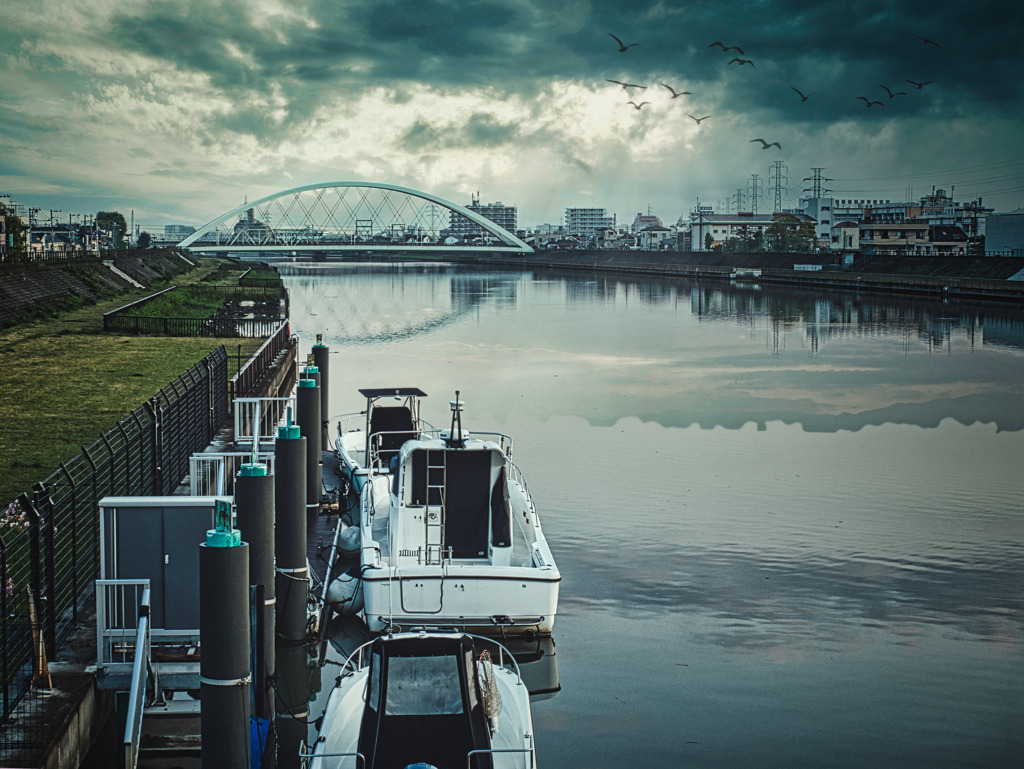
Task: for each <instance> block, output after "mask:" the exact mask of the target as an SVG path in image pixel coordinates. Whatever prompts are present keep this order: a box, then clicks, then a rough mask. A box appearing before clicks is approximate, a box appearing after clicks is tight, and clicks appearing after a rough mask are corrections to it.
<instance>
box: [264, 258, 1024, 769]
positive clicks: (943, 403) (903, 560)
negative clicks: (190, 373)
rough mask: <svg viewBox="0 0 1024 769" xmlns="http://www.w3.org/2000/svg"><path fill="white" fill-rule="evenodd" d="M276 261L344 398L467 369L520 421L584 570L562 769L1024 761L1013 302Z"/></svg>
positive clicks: (473, 418)
mask: <svg viewBox="0 0 1024 769" xmlns="http://www.w3.org/2000/svg"><path fill="white" fill-rule="evenodd" d="M280 269H281V272H282V274H283V275H284V276H285V281H286V285H287V286H288V288H289V290H290V295H291V322H292V330H293V333H295V334H298V336H299V338H300V343H301V347H300V349H301V350H302V351H303V353H305V352H306V351H308V350H309V348H310V346H311V345H312V344H313V343H314V341H315V335H316V334H318V333H322V334H323V335H324V337H323V341H324V344H326V345H328V346H329V347H330V349H331V353H332V355H331V358H330V360H331V365H330V399H331V411H332V413H333V414H341V413H344V412H350V411H357V410H359V409H360V408H361V407H362V406H363V403H362V399H361V397H360V396H359V394H358V392H357V389H358V388H360V387H384V386H416V387H420V388H422V389H423V390H424V391H425V392H427V393H428V394H429V397H428V398H426V399H425V401H424V417H425V418H427V419H428V420H429V421H432V422H434V423H435V424H443V423H445V421H446V420H447V419H448V414H449V412H448V403H447V402H448V401H449V400H451V399H452V398H454V397H455V391H456V390H458V391H460V397H461V398H462V399H463V400H464V401H466V404H467V405H466V411H465V414H464V417H463V419H464V423H465V425H466V426H467V427H469V428H470V429H473V428H479V429H492V430H498V431H501V432H504V433H508V434H510V435H512V436H513V437H514V439H515V461H516V464H518V465H519V467H520V468H522V470H523V471H524V473H525V475H526V478H527V480H528V482H529V484H530V487H531V490H532V491H533V494H534V496H535V498H536V499H537V502H538V508H539V512H540V515H541V520H542V522H543V525H544V530H545V533H546V534H547V537H548V540H549V542H550V544H551V548H552V551H553V552H554V554H555V557H556V559H557V562H558V565H559V568H560V569H561V572H562V575H563V581H562V586H561V600H560V606H559V615H558V619H557V621H556V623H555V632H554V642H555V651H556V654H555V662H556V663H557V674H558V679H559V683H560V686H561V691H560V692H558V693H557V695H555V696H546V697H538V698H537V700H536V701H535V702H534V705H533V710H534V723H535V730H536V735H537V736H536V739H537V746H538V763H539V765H540V766H541V767H548V768H549V769H550V768H554V767H558V768H559V769H573V768H576V767H579V768H580V769H583V768H584V767H586V768H588V769H589V768H593V767H609V768H611V767H616V768H619V767H640V766H666V767H667V766H687V767H709V768H717V767H730V769H735V768H736V767H743V766H750V767H758V769H767V768H769V767H786V769H794V768H795V767H823V766H827V767H831V768H833V769H836V768H838V767H858V768H860V767H869V766H870V767H901V769H906V768H907V767H927V768H928V769H940V768H941V767H957V769H962V768H963V767H972V766H976V767H1003V766H1007V767H1008V766H1020V765H1021V762H1022V761H1024V632H1022V630H1024V511H1022V500H1024V473H1022V467H1024V313H1022V312H1021V311H1020V309H1019V308H1013V307H1008V306H1001V305H998V304H990V305H984V306H981V305H977V306H969V305H950V304H943V303H940V302H930V301H918V300H915V299H912V298H906V297H903V296H896V295H891V296H885V295H866V296H860V297H857V296H854V295H850V294H840V293H827V292H821V293H809V292H797V291H789V290H782V289H769V288H768V287H764V288H763V289H762V288H759V287H757V286H730V285H728V284H725V283H721V282H706V283H700V282H694V281H685V280H678V281H666V280H649V281H648V280H643V279H637V278H635V277H630V278H617V277H615V276H614V275H611V274H607V273H602V274H595V273H577V274H573V273H564V274H554V273H544V272H536V273H533V272H515V271H485V270H476V269H472V268H464V267H448V266H444V265H438V266H414V265H404V266H403V265H393V264H391V265H385V264H380V265H373V264H353V265H306V264H300V263H295V264H288V263H282V264H281V265H280ZM332 675H333V674H330V675H329V674H327V673H325V674H324V680H325V682H328V684H325V685H329V679H330V678H331V677H332ZM322 699H323V695H321V697H320V700H321V701H322ZM321 707H322V705H321Z"/></svg>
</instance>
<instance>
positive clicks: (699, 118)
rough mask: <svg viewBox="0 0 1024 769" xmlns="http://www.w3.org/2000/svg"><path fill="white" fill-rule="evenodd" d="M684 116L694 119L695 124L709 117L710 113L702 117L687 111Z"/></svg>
mask: <svg viewBox="0 0 1024 769" xmlns="http://www.w3.org/2000/svg"><path fill="white" fill-rule="evenodd" d="M686 117H688V118H690V119H692V120H696V121H697V125H700V121H702V120H707V119H708V118H709V117H711V115H705V116H704V117H694V116H693V115H691V114H689V113H687V114H686Z"/></svg>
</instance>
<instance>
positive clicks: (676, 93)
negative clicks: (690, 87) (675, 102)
mask: <svg viewBox="0 0 1024 769" xmlns="http://www.w3.org/2000/svg"><path fill="white" fill-rule="evenodd" d="M660 85H663V86H665V87H666V88H667V89H668V90H670V91H671V92H672V98H673V99H675V98H676V97H677V96H692V95H693V93H692V92H691V91H678V92H677V91H676V89H675V88H673V87H672V86H670V85H668V84H667V83H661V84H660Z"/></svg>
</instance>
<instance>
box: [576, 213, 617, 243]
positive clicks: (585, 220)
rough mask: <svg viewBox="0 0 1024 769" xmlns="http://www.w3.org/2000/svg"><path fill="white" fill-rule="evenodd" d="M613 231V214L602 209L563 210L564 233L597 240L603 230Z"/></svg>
mask: <svg viewBox="0 0 1024 769" xmlns="http://www.w3.org/2000/svg"><path fill="white" fill-rule="evenodd" d="M614 229H615V214H612V215H611V216H609V215H608V211H607V210H606V209H604V208H567V209H565V232H566V233H567V234H569V235H576V236H580V237H583V238H597V237H598V235H599V234H600V233H601V232H604V231H605V230H614Z"/></svg>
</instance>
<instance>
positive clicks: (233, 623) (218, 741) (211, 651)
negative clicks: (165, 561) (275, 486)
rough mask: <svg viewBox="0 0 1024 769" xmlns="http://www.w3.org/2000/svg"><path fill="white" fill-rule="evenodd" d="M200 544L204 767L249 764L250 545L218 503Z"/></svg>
mask: <svg viewBox="0 0 1024 769" xmlns="http://www.w3.org/2000/svg"><path fill="white" fill-rule="evenodd" d="M213 523H214V525H213V528H212V529H210V530H209V531H208V532H207V533H206V542H203V543H201V544H200V545H199V636H200V643H201V645H202V650H203V652H202V656H201V657H200V661H199V687H200V698H201V701H202V713H201V716H200V729H201V737H200V749H201V751H202V769H248V767H249V715H250V708H249V687H250V685H251V679H250V674H249V545H248V544H247V543H245V542H243V541H242V536H241V532H239V530H238V529H235V528H232V526H231V507H230V505H229V504H228V503H227V502H224V501H217V503H216V505H215V507H214V522H213Z"/></svg>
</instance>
